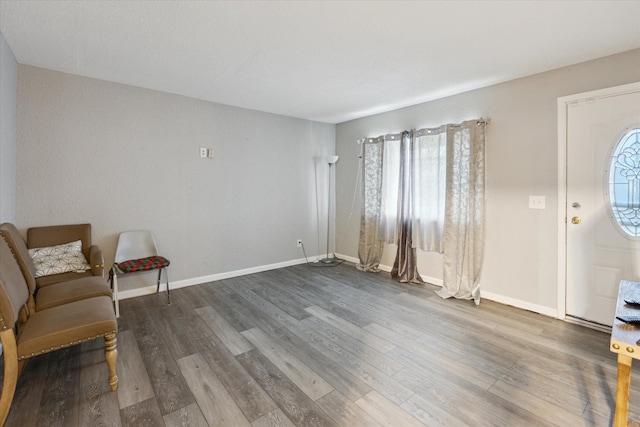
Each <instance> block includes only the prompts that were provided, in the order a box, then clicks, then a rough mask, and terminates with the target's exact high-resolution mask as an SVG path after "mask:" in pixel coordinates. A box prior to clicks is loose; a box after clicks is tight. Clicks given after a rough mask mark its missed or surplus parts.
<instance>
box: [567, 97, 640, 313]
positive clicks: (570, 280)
mask: <svg viewBox="0 0 640 427" xmlns="http://www.w3.org/2000/svg"><path fill="white" fill-rule="evenodd" d="M634 129H637V132H638V133H635V131H634ZM621 140H623V142H622V143H621V142H620V141H621ZM634 142H635V143H636V145H637V146H634V145H633V143H634ZM634 150H640V91H637V90H636V91H635V92H631V93H623V94H613V95H606V96H600V97H595V98H589V99H583V100H580V101H575V102H571V103H569V104H568V105H567V193H566V194H567V200H566V215H567V228H566V231H567V236H566V238H567V254H566V260H567V266H566V273H567V279H566V280H567V286H566V313H567V315H569V316H572V317H576V318H579V319H583V320H587V321H589V322H595V323H599V324H602V325H609V326H610V325H611V324H612V322H613V317H614V314H615V308H616V298H617V290H618V283H619V282H620V279H626V280H631V281H640V151H638V152H635V154H634ZM614 153H615V154H619V156H618V157H617V158H618V160H619V161H618V162H617V163H615V162H614V163H612V159H613V156H614ZM611 171H613V175H612V173H611ZM636 175H637V176H636ZM622 177H624V179H623V180H622V179H621V178H622ZM611 179H613V180H614V181H615V182H616V183H615V184H614V185H613V186H612V185H611V182H610V181H611ZM612 189H613V193H612V192H611V190H612ZM616 199H617V204H616V203H615V200H616ZM611 202H613V205H611ZM622 204H626V207H625V208H624V209H622ZM612 206H613V207H612ZM636 224H637V225H638V226H637V227H636Z"/></svg>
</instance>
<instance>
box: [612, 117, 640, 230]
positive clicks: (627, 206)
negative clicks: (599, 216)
mask: <svg viewBox="0 0 640 427" xmlns="http://www.w3.org/2000/svg"><path fill="white" fill-rule="evenodd" d="M608 181H609V182H608V184H609V185H608V193H607V201H608V208H609V212H610V214H611V218H612V220H613V222H614V225H615V226H616V227H617V228H618V229H619V230H620V231H622V232H623V233H624V234H625V235H626V236H627V237H629V238H634V239H635V238H640V128H634V129H631V130H630V131H628V132H626V133H625V134H624V135H623V136H622V138H620V140H619V141H618V143H617V144H616V146H615V147H614V149H613V154H612V156H611V161H610V165H609V170H608Z"/></svg>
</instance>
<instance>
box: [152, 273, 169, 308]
mask: <svg viewBox="0 0 640 427" xmlns="http://www.w3.org/2000/svg"><path fill="white" fill-rule="evenodd" d="M162 270H164V271H165V272H164V275H165V277H166V278H167V305H171V297H170V295H169V272H168V271H167V269H166V268H161V269H160V271H158V286H157V288H156V293H158V292H160V279H161V278H162Z"/></svg>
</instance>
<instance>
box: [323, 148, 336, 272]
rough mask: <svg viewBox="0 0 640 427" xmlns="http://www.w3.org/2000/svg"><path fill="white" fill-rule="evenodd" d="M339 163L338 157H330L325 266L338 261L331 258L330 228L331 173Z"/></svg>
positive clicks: (328, 159)
mask: <svg viewBox="0 0 640 427" xmlns="http://www.w3.org/2000/svg"><path fill="white" fill-rule="evenodd" d="M337 161H338V156H329V157H327V163H329V191H328V198H327V206H328V210H327V257H326V258H323V259H321V260H320V262H321V263H322V264H324V265H336V264H338V261H337V260H336V259H335V258H329V232H330V230H331V227H329V225H330V222H331V172H332V169H333V168H332V167H333V165H335V164H336V162H337Z"/></svg>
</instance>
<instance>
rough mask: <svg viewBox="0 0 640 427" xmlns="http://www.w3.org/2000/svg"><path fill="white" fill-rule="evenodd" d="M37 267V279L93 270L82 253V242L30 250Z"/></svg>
mask: <svg viewBox="0 0 640 427" xmlns="http://www.w3.org/2000/svg"><path fill="white" fill-rule="evenodd" d="M29 255H31V258H32V259H33V263H34V264H35V266H36V277H42V276H50V275H52V274H60V273H67V272H70V271H74V272H76V273H82V272H85V271H87V270H88V269H90V268H91V266H90V265H89V263H88V262H87V259H86V258H85V257H84V254H83V253H82V240H77V241H75V242H71V243H65V244H63V245H57V246H51V247H47V248H34V249H29Z"/></svg>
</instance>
